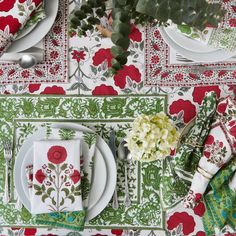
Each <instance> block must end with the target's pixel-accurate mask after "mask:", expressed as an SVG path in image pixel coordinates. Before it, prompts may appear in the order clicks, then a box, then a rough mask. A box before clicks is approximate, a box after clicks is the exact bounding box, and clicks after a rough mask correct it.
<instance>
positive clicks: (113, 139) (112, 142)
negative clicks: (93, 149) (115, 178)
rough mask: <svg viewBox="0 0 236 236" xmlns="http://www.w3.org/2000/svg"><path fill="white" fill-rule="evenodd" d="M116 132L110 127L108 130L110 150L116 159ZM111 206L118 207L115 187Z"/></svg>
mask: <svg viewBox="0 0 236 236" xmlns="http://www.w3.org/2000/svg"><path fill="white" fill-rule="evenodd" d="M115 142H116V133H115V131H114V130H113V129H112V130H111V132H110V137H109V147H110V149H111V151H112V154H113V156H114V158H115V161H116V159H117V158H116V143H115ZM112 208H113V209H115V210H116V209H118V208H119V203H118V197H117V189H116V188H115V191H114V193H113V201H112Z"/></svg>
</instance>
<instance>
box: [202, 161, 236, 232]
mask: <svg viewBox="0 0 236 236" xmlns="http://www.w3.org/2000/svg"><path fill="white" fill-rule="evenodd" d="M204 203H205V206H206V211H205V214H204V215H203V225H204V229H205V233H206V234H207V235H209V236H210V235H213V234H215V230H216V228H218V229H219V230H220V229H222V228H223V227H224V226H225V225H229V226H231V227H232V229H235V226H236V210H235V209H236V159H235V158H232V159H231V161H230V162H229V163H228V164H227V165H226V166H225V167H224V168H223V169H221V170H220V171H219V172H218V173H217V174H216V175H215V176H214V177H213V179H211V181H210V183H209V185H208V189H207V193H206V194H205V195H204Z"/></svg>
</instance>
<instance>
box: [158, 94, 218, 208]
mask: <svg viewBox="0 0 236 236" xmlns="http://www.w3.org/2000/svg"><path fill="white" fill-rule="evenodd" d="M215 110H216V94H215V93H214V92H210V93H208V94H207V95H206V96H205V98H204V100H203V102H202V104H201V106H200V107H199V112H198V114H197V117H196V121H195V125H194V126H193V127H192V128H191V129H190V130H189V132H188V133H187V134H186V137H185V139H184V141H182V144H181V146H180V147H179V148H178V150H177V153H176V155H175V156H174V157H173V158H171V157H167V158H166V159H165V160H163V168H162V176H161V183H160V194H161V202H162V207H163V208H165V209H168V208H172V207H174V206H175V205H176V204H177V203H179V202H180V201H181V200H182V199H183V198H184V197H185V196H186V194H187V193H188V190H189V187H190V185H191V181H192V178H193V175H194V172H195V170H196V167H197V164H198V162H199V159H200V157H201V152H202V147H201V146H202V144H203V142H204V140H205V138H206V136H207V134H208V132H209V130H210V124H211V121H212V117H213V115H214V113H215Z"/></svg>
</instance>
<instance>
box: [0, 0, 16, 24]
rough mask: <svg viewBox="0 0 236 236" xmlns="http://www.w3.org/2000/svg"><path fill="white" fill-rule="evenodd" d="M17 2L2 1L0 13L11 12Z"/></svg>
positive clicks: (13, 0) (0, 2)
mask: <svg viewBox="0 0 236 236" xmlns="http://www.w3.org/2000/svg"><path fill="white" fill-rule="evenodd" d="M15 2H16V0H1V1H0V12H1V11H5V12H8V11H10V10H11V9H12V8H13V7H14V5H15ZM1 24H2V23H1Z"/></svg>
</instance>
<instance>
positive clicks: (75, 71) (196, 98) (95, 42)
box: [0, 4, 236, 236]
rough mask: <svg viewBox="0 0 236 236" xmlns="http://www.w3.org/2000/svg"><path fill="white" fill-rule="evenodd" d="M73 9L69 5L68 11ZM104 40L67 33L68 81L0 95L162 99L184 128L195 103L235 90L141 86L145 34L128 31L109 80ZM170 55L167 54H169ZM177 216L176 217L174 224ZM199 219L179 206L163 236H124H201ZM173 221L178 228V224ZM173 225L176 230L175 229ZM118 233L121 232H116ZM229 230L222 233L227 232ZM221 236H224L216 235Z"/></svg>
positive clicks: (13, 88)
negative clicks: (119, 66) (118, 66)
mask: <svg viewBox="0 0 236 236" xmlns="http://www.w3.org/2000/svg"><path fill="white" fill-rule="evenodd" d="M70 8H71V9H73V5H72V4H71V5H70ZM111 46H112V43H111V42H110V40H109V39H104V38H101V37H100V36H99V35H98V34H97V33H96V32H94V33H92V34H89V35H88V36H87V37H86V38H79V37H78V36H77V35H76V33H75V32H73V31H71V32H70V38H69V68H68V73H69V79H68V81H67V82H66V83H42V84H40V83H37V84H27V83H24V84H8V85H0V92H1V94H13V95H19V96H21V95H22V96H23V94H30V95H39V94H57V95H59V94H60V95H82V96H83V95H127V96H129V95H167V113H168V114H169V115H170V116H171V117H172V118H173V119H174V120H175V121H176V123H178V124H179V125H181V124H182V125H184V124H186V123H188V122H189V121H190V120H191V119H192V118H194V117H195V115H196V112H197V110H198V107H199V105H200V104H201V101H202V99H203V97H204V95H205V93H206V92H208V91H215V92H216V94H217V96H218V97H225V96H227V95H231V96H234V94H235V92H236V86H234V85H231V86H227V85H218V86H201V87H158V86H147V85H146V84H145V79H144V78H145V66H146V65H145V47H144V46H145V30H144V29H142V28H136V27H135V28H134V29H133V31H132V34H131V46H130V50H131V51H132V55H131V56H130V58H129V62H128V64H127V66H125V68H124V69H123V70H122V72H120V73H119V74H118V75H116V76H114V77H113V78H112V77H109V76H108V74H107V67H109V66H110V62H111V54H110V50H109V48H110V47H111ZM170 50H171V49H170ZM177 212H179V213H182V216H183V218H182V219H181V220H180V219H179V217H178V215H177V214H176V213H177ZM199 215H201V213H200V214H199V213H198V214H195V213H194V212H193V210H186V209H184V208H183V206H182V204H179V205H177V206H176V207H175V208H174V209H172V210H171V211H169V212H166V223H165V225H166V228H167V229H166V231H165V230H152V229H149V230H147V229H145V230H140V229H132V230H131V229H130V230H129V232H128V233H129V235H136V236H138V235H145V236H147V235H148V236H154V235H156V236H162V235H163V236H164V235H174V232H177V230H178V229H177V228H178V227H177V226H178V225H179V223H180V222H182V226H183V227H182V229H181V228H179V230H180V232H178V233H179V234H175V235H182V234H181V231H183V230H184V229H185V228H186V227H189V225H188V223H187V222H189V219H190V221H192V222H193V225H195V226H194V227H193V229H192V230H190V231H191V234H189V235H196V236H203V235H205V234H204V230H203V226H202V221H201V216H199ZM178 221H179V223H178ZM175 225H177V226H176V227H175ZM121 228H122V227H121ZM228 230H230V229H227V228H226V230H225V232H227V231H228ZM126 233H127V230H125V229H123V230H122V229H117V228H114V229H106V228H105V227H104V229H99V230H98V229H95V228H93V227H89V228H87V229H86V230H85V231H84V232H72V231H70V230H66V229H50V230H49V229H44V228H21V227H14V228H13V227H10V228H9V227H2V228H0V234H1V235H94V236H106V235H108V236H110V235H125V234H126ZM222 235H224V234H222Z"/></svg>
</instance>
